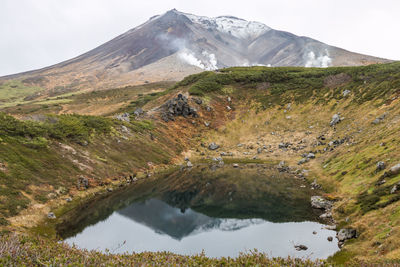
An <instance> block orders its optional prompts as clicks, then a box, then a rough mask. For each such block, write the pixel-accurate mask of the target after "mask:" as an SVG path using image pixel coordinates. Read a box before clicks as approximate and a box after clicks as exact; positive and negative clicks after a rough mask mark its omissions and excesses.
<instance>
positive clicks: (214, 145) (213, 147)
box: [208, 142, 219, 150]
mask: <svg viewBox="0 0 400 267" xmlns="http://www.w3.org/2000/svg"><path fill="white" fill-rule="evenodd" d="M218 148H219V145H217V144H216V143H214V142H212V143H211V144H209V145H208V149H209V150H217V149H218Z"/></svg>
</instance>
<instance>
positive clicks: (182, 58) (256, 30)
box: [2, 10, 387, 97]
mask: <svg viewBox="0 0 400 267" xmlns="http://www.w3.org/2000/svg"><path fill="white" fill-rule="evenodd" d="M378 62H387V60H385V59H380V58H375V57H371V56H366V55H361V54H356V53H352V52H349V51H346V50H343V49H340V48H337V47H333V46H329V45H327V44H324V43H321V42H319V41H317V40H314V39H311V38H308V37H300V36H296V35H294V34H291V33H288V32H283V31H278V30H274V29H271V28H270V27H268V26H266V25H264V24H262V23H259V22H248V21H245V20H243V19H239V18H235V17H230V16H223V17H217V18H207V17H200V16H195V15H191V14H186V13H182V12H179V11H177V10H170V11H168V12H166V13H165V14H163V15H161V16H155V17H152V18H151V19H150V20H148V21H147V22H145V23H144V24H142V25H140V26H138V27H136V28H134V29H132V30H129V31H128V32H126V33H124V34H122V35H120V36H118V37H116V38H114V39H113V40H111V41H109V42H107V43H105V44H103V45H101V46H99V47H97V48H95V49H93V50H91V51H89V52H87V53H85V54H83V55H80V56H78V57H76V58H73V59H71V60H68V61H65V62H62V63H59V64H56V65H54V66H50V67H47V68H43V69H40V70H35V71H30V72H26V73H21V74H16V75H10V76H6V77H3V78H2V79H3V80H4V79H19V80H23V82H24V83H25V84H29V85H38V86H41V87H43V88H45V89H47V90H48V91H50V92H51V93H52V94H53V95H54V94H55V95H57V94H63V93H65V92H68V91H71V90H73V91H76V90H88V89H109V88H113V87H118V86H124V85H128V84H130V85H131V84H143V83H147V82H155V81H161V80H164V81H165V80H170V81H176V80H180V79H182V78H183V77H185V76H186V75H188V74H193V73H196V72H199V71H201V70H203V69H205V70H215V69H218V68H224V67H231V66H252V65H267V66H269V65H271V66H308V67H327V66H353V65H366V64H371V63H378ZM33 97H35V96H33ZM36 97H41V94H39V95H36Z"/></svg>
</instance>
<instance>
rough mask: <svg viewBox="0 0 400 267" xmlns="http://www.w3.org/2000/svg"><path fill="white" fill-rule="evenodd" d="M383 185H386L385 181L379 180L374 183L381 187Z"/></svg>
mask: <svg viewBox="0 0 400 267" xmlns="http://www.w3.org/2000/svg"><path fill="white" fill-rule="evenodd" d="M384 183H386V180H385V179H379V180H378V182H376V185H383V184H384Z"/></svg>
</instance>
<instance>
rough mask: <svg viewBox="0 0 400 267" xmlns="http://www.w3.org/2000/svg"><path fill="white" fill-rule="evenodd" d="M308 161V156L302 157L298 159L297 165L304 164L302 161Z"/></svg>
mask: <svg viewBox="0 0 400 267" xmlns="http://www.w3.org/2000/svg"><path fill="white" fill-rule="evenodd" d="M309 161H310V159H309V158H302V159H301V160H299V162H297V165H301V164H304V163H306V162H309Z"/></svg>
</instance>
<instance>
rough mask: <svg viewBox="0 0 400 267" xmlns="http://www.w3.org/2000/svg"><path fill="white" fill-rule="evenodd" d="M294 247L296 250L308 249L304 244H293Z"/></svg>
mask: <svg viewBox="0 0 400 267" xmlns="http://www.w3.org/2000/svg"><path fill="white" fill-rule="evenodd" d="M294 248H295V249H296V250H297V251H301V250H307V249H308V247H307V246H305V245H295V246H294Z"/></svg>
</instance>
